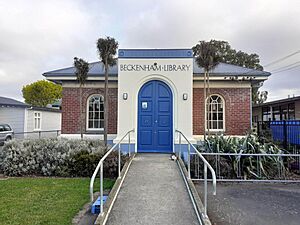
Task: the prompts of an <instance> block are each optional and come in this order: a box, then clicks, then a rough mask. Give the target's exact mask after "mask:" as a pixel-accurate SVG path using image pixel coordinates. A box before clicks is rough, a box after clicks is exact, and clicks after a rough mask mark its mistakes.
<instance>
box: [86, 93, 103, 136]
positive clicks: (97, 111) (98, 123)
mask: <svg viewBox="0 0 300 225" xmlns="http://www.w3.org/2000/svg"><path fill="white" fill-rule="evenodd" d="M87 112H88V113H87V130H103V128H104V97H103V96H102V95H92V96H90V97H89V98H88V101H87Z"/></svg>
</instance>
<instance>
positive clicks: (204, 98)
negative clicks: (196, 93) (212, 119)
mask: <svg viewBox="0 0 300 225" xmlns="http://www.w3.org/2000/svg"><path fill="white" fill-rule="evenodd" d="M206 72H207V71H206V70H205V71H204V79H203V101H204V124H203V128H204V141H205V140H206V129H205V127H206V120H207V119H208V118H207V113H206ZM205 114H206V115H205ZM205 118H206V119H205Z"/></svg>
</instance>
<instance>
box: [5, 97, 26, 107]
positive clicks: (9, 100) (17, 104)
mask: <svg viewBox="0 0 300 225" xmlns="http://www.w3.org/2000/svg"><path fill="white" fill-rule="evenodd" d="M0 106H4V107H20V108H29V107H30V105H28V104H25V103H23V102H20V101H17V100H15V99H12V98H6V97H1V96H0Z"/></svg>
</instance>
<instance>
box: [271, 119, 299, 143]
mask: <svg viewBox="0 0 300 225" xmlns="http://www.w3.org/2000/svg"><path fill="white" fill-rule="evenodd" d="M270 130H271V133H272V137H273V140H274V141H280V142H282V143H284V144H294V145H300V121H299V120H290V121H270Z"/></svg>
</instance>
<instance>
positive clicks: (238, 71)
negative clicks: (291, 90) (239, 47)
mask: <svg viewBox="0 0 300 225" xmlns="http://www.w3.org/2000/svg"><path fill="white" fill-rule="evenodd" d="M193 67H194V74H195V75H203V74H204V69H203V67H199V66H198V65H197V63H196V61H195V59H194V66H193ZM210 75H228V76H240V75H244V76H247V75H248V76H270V75H271V73H269V72H265V71H260V70H255V69H249V68H246V67H242V66H237V65H232V64H228V63H219V64H218V65H217V66H216V67H215V68H214V69H212V71H211V72H210Z"/></svg>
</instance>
